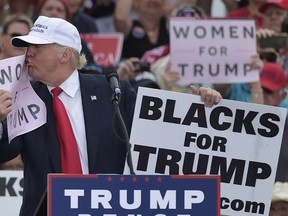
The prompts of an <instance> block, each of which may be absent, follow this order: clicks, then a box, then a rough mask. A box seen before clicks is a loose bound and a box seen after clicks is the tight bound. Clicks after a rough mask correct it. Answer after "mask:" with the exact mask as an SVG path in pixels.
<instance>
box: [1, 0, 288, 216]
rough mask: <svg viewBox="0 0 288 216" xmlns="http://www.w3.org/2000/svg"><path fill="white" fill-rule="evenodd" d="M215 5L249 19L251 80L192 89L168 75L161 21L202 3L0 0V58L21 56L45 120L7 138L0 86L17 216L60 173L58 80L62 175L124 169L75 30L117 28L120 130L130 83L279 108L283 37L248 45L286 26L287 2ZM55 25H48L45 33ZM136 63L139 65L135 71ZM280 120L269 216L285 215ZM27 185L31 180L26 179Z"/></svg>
mask: <svg viewBox="0 0 288 216" xmlns="http://www.w3.org/2000/svg"><path fill="white" fill-rule="evenodd" d="M222 2H223V3H224V5H225V7H226V11H227V14H226V16H225V18H229V19H253V20H255V25H256V31H257V38H256V39H257V53H255V54H254V55H253V56H251V66H252V68H254V69H257V70H259V73H260V79H259V81H258V82H253V83H229V84H227V83H225V84H221V83H220V84H219V83H218V84H213V82H211V84H210V85H209V86H203V84H201V83H199V84H196V85H194V86H193V87H191V85H190V84H189V85H179V83H178V82H177V81H178V80H179V79H180V73H179V71H175V70H172V67H171V55H170V49H169V48H170V35H169V18H170V17H171V16H178V17H191V19H203V18H209V19H210V18H213V17H212V15H211V7H212V4H213V1H212V0H201V1H200V0H183V1H177V0H39V1H37V0H3V1H1V4H0V8H1V11H0V16H1V17H2V19H1V22H0V24H1V38H0V45H1V47H0V59H5V58H10V57H15V56H19V55H23V54H26V60H25V63H26V65H27V68H28V74H29V76H30V78H31V80H32V85H33V88H34V90H35V92H36V93H37V94H38V95H39V96H40V98H41V99H42V100H43V101H44V102H45V104H46V108H47V123H46V124H45V125H43V126H41V127H40V128H37V129H36V130H34V131H31V132H29V133H26V134H23V135H21V136H19V137H16V138H14V139H13V140H12V142H11V144H10V145H7V143H8V136H7V127H6V125H5V124H6V122H5V119H6V117H7V115H8V114H9V112H11V106H12V95H11V93H10V92H7V91H5V90H0V120H1V127H0V132H1V140H0V162H1V164H0V169H20V170H22V169H24V172H25V174H24V177H25V186H24V188H25V189H24V194H23V197H24V199H23V205H22V208H21V213H20V215H33V212H34V211H35V209H36V206H37V205H38V203H39V200H40V199H41V196H42V194H43V192H44V191H45V188H46V187H47V182H46V181H47V178H46V177H47V174H48V173H55V172H56V173H61V172H67V173H70V171H69V169H68V171H65V170H66V168H65V169H64V165H63V163H62V162H63V160H64V159H63V158H64V157H65V154H63V151H65V147H62V145H63V143H65V138H62V136H61V135H62V134H61V132H59V129H58V124H60V122H61V121H62V120H59V119H58V114H56V112H57V111H56V108H55V107H54V103H56V102H54V98H56V97H58V95H55V94H54V91H53V90H54V89H56V88H58V87H61V93H60V95H59V98H60V100H61V101H62V103H63V104H64V107H67V108H66V112H67V113H68V117H69V119H70V121H71V126H70V127H71V129H72V131H74V134H75V138H74V140H75V143H76V145H77V146H76V149H78V150H77V154H78V157H77V158H78V159H77V160H79V161H78V162H79V164H80V170H77V171H72V173H83V174H88V173H118V174H120V173H122V172H123V169H124V163H125V158H126V152H127V151H126V146H125V142H123V140H119V139H118V136H117V135H116V134H115V128H114V125H112V122H113V119H112V116H113V112H114V109H113V104H112V103H111V101H110V100H111V94H110V93H109V92H110V91H111V90H110V86H109V84H108V83H107V81H106V80H105V78H103V77H102V76H99V71H98V70H97V71H95V74H93V75H91V71H90V73H89V74H86V73H85V70H82V69H83V68H85V66H87V65H89V66H91V65H94V66H95V67H97V68H102V66H101V65H99V64H98V63H97V62H95V60H94V58H93V53H92V51H91V50H90V49H89V47H88V46H87V44H86V42H85V41H83V40H82V39H81V37H80V33H106V32H103V29H105V30H107V29H109V30H110V31H112V32H113V31H114V32H122V33H123V35H124V43H123V50H122V55H121V60H120V61H119V62H118V64H117V74H118V76H119V78H120V82H121V88H122V95H121V101H120V104H119V106H120V110H121V112H122V115H123V118H124V122H125V124H126V127H127V129H128V132H130V130H131V125H132V118H133V111H134V104H135V98H136V95H137V89H138V87H139V86H145V87H150V88H157V89H165V90H169V91H177V92H183V93H190V94H191V93H193V94H196V95H200V96H201V98H202V101H203V102H204V103H205V105H206V106H209V107H210V106H212V105H215V104H217V103H218V102H219V101H220V100H221V98H225V99H230V100H237V101H243V102H248V103H260V104H265V105H269V106H277V107H284V108H287V109H288V96H287V88H288V87H287V75H288V42H287V47H281V48H279V47H272V46H271V47H265V48H264V47H261V46H259V44H258V42H259V41H260V40H261V39H263V38H269V37H273V36H276V35H278V34H280V33H286V34H287V33H288V32H287V29H288V28H287V26H288V17H287V14H288V0H247V1H244V0H242V1H236V0H223V1H222ZM107 18H110V19H107ZM107 20H108V21H107ZM107 22H108V24H107ZM33 23H34V28H32V26H33ZM35 24H38V26H36V27H35ZM43 25H46V26H48V27H49V28H48V30H47V29H46V30H43V29H41V31H40V30H39V31H36V30H37V28H41V26H43ZM60 25H61V29H58V30H57V32H49V31H50V30H49V29H54V28H55V26H56V28H57V26H60ZM107 25H108V27H107ZM39 26H40V27H39ZM35 29H36V30H35ZM42 30H43V31H42ZM51 31H52V30H51ZM27 35H28V36H27ZM58 35H59V37H58ZM52 36H53V37H52ZM39 38H41V40H40V39H39ZM287 41H288V36H287ZM255 46H256V44H255ZM47 61H49V64H47ZM139 65H141V66H143V65H144V67H140V69H139ZM115 67H116V66H115ZM92 68H93V67H92ZM143 68H144V69H143ZM103 69H104V67H103ZM92 72H93V71H92ZM78 74H79V76H78ZM87 95H89V97H90V96H91V95H97V97H98V98H97V100H96V101H93V100H92V102H93V103H91V100H90V101H88V100H87V97H85V96H87ZM71 107H73V109H72V108H71ZM95 122H96V123H95ZM287 126H288V120H287V119H286V123H285V128H284V136H283V140H282V144H281V150H280V155H279V162H278V167H277V172H276V178H275V190H276V192H275V190H274V193H273V197H272V205H271V213H270V214H271V215H272V216H276V215H288V206H287V205H288V189H287V181H288V166H287V164H288V136H287V135H288V131H287V130H288V128H287ZM116 130H120V129H119V128H116ZM73 142H74V141H73ZM104 143H105V145H103V144H104ZM116 146H117V147H116ZM63 148H64V149H63ZM78 151H79V153H78ZM12 159H13V160H12ZM75 160H76V159H75ZM31 182H34V184H33V186H31ZM279 194H280V195H279ZM278 213H279V214H278ZM281 213H283V214H281ZM284 213H286V214H284Z"/></svg>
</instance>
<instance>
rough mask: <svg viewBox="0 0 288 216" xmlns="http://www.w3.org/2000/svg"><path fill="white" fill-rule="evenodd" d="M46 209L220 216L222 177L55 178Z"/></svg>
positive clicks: (52, 176)
mask: <svg viewBox="0 0 288 216" xmlns="http://www.w3.org/2000/svg"><path fill="white" fill-rule="evenodd" d="M47 207H48V208H47V210H48V215H49V216H52V215H53V216H58V215H59V216H60V215H70V216H73V215H75V216H76V215H77V216H80V215H81V216H84V215H85V216H90V215H91V216H92V215H97V216H100V215H111V216H112V215H113V216H117V215H118V216H125V215H127V216H128V215H129V216H132V215H135V216H144V215H145V216H153V215H155V216H156V215H161V216H165V215H167V216H168V215H175V216H176V215H177V216H190V215H199V216H200V215H209V216H219V215H220V209H219V207H220V177H219V176H198V175H185V176H183V175H182V176H179V175H175V176H174V175H65V174H50V175H49V176H48V196H47Z"/></svg>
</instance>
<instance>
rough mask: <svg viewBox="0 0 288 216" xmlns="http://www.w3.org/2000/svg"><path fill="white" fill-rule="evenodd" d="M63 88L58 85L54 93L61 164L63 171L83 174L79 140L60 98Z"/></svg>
mask: <svg viewBox="0 0 288 216" xmlns="http://www.w3.org/2000/svg"><path fill="white" fill-rule="evenodd" d="M62 91H63V90H62V89H61V88H60V87H56V88H54V89H53V90H52V93H53V109H54V114H55V117H56V129H57V134H58V137H59V140H60V149H61V164H62V172H63V173H73V174H82V168H81V163H80V157H79V152H78V146H77V142H76V139H75V136H74V133H73V129H72V126H71V123H70V120H69V117H68V115H67V112H66V109H65V107H64V105H63V103H62V101H61V100H60V99H59V98H58V95H59V94H61V92H62Z"/></svg>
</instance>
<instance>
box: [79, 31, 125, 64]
mask: <svg viewBox="0 0 288 216" xmlns="http://www.w3.org/2000/svg"><path fill="white" fill-rule="evenodd" d="M81 38H82V39H83V40H84V41H85V42H86V43H87V46H88V48H89V49H90V51H91V52H92V54H93V56H94V61H95V62H96V63H97V64H99V65H101V66H106V67H108V66H115V65H116V64H117V63H118V62H119V60H120V57H121V52H122V46H123V39H124V36H123V34H122V33H120V32H117V33H113V34H112V33H111V34H103V33H102V34H99V33H82V34H81Z"/></svg>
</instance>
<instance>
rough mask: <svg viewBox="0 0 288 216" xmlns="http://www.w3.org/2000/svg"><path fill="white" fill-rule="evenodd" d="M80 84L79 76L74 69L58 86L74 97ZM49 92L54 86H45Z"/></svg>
mask: <svg viewBox="0 0 288 216" xmlns="http://www.w3.org/2000/svg"><path fill="white" fill-rule="evenodd" d="M79 86H80V83H79V76H78V72H77V70H75V71H74V72H73V73H72V74H71V75H70V76H69V77H68V79H66V80H65V81H64V82H63V83H62V84H61V85H60V86H59V87H60V88H61V89H62V90H63V91H64V92H65V93H66V94H67V95H69V96H70V97H74V96H75V94H76V92H77V90H78V88H79ZM47 87H48V90H49V91H50V92H51V90H52V89H54V88H55V87H51V86H47Z"/></svg>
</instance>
